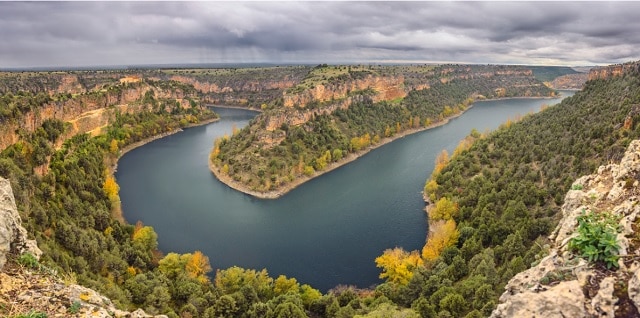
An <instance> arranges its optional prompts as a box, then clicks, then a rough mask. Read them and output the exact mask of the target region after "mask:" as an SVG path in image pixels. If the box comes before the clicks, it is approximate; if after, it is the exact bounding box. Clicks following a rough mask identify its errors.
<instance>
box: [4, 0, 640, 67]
mask: <svg viewBox="0 0 640 318" xmlns="http://www.w3.org/2000/svg"><path fill="white" fill-rule="evenodd" d="M637 12H640V3H637V2H613V3H609V2H542V3H537V2H249V3H238V2H131V3H128V2H0V38H1V39H2V40H3V45H2V46H0V67H28V66H73V65H79V66H81V65H109V64H155V63H216V62H278V63H282V62H313V63H315V62H369V61H386V60H391V61H401V60H411V61H451V62H476V63H521V64H526V63H531V64H544V63H552V64H595V63H599V64H608V63H618V62H623V61H627V60H631V59H640V19H637V17H636V15H637Z"/></svg>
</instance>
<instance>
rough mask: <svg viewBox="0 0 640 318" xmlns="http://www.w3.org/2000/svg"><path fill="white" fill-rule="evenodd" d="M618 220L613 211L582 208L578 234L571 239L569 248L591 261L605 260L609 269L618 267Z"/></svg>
mask: <svg viewBox="0 0 640 318" xmlns="http://www.w3.org/2000/svg"><path fill="white" fill-rule="evenodd" d="M618 222H619V220H618V218H617V217H616V216H614V215H612V214H611V213H607V212H603V213H594V212H589V213H586V212H585V211H584V210H582V214H581V215H580V216H579V217H578V236H576V237H574V238H572V239H571V241H570V242H569V248H571V249H572V250H573V251H575V252H577V253H579V254H580V256H581V257H583V258H585V259H587V260H588V261H589V262H591V263H598V262H603V263H604V264H605V265H606V266H607V268H609V269H610V268H612V267H618V258H619V256H618V250H619V249H620V245H618V241H617V240H616V235H617V234H618V232H619V231H620V225H619V223H618Z"/></svg>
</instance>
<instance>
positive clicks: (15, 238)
mask: <svg viewBox="0 0 640 318" xmlns="http://www.w3.org/2000/svg"><path fill="white" fill-rule="evenodd" d="M25 252H29V253H31V254H33V255H34V256H36V257H40V254H42V252H41V251H40V249H38V246H37V245H36V242H35V241H34V240H29V239H28V238H27V230H25V229H24V228H23V227H22V220H21V219H20V215H19V214H18V209H17V208H16V201H15V198H14V197H13V191H12V190H11V184H10V183H9V180H7V179H4V178H2V177H0V269H2V267H3V266H4V264H5V263H6V261H7V254H9V253H14V254H22V253H25Z"/></svg>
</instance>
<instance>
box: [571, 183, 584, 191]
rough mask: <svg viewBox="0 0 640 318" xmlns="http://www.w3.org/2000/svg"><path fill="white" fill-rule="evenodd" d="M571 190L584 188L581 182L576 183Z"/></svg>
mask: <svg viewBox="0 0 640 318" xmlns="http://www.w3.org/2000/svg"><path fill="white" fill-rule="evenodd" d="M571 190H582V185H581V184H579V183H576V184H574V185H572V186H571Z"/></svg>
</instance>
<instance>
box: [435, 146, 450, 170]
mask: <svg viewBox="0 0 640 318" xmlns="http://www.w3.org/2000/svg"><path fill="white" fill-rule="evenodd" d="M448 163H449V153H448V152H447V151H446V150H442V151H441V152H440V154H438V156H437V157H436V165H435V167H433V173H432V175H437V174H438V173H440V171H442V169H444V167H446V166H447V164H448Z"/></svg>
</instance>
